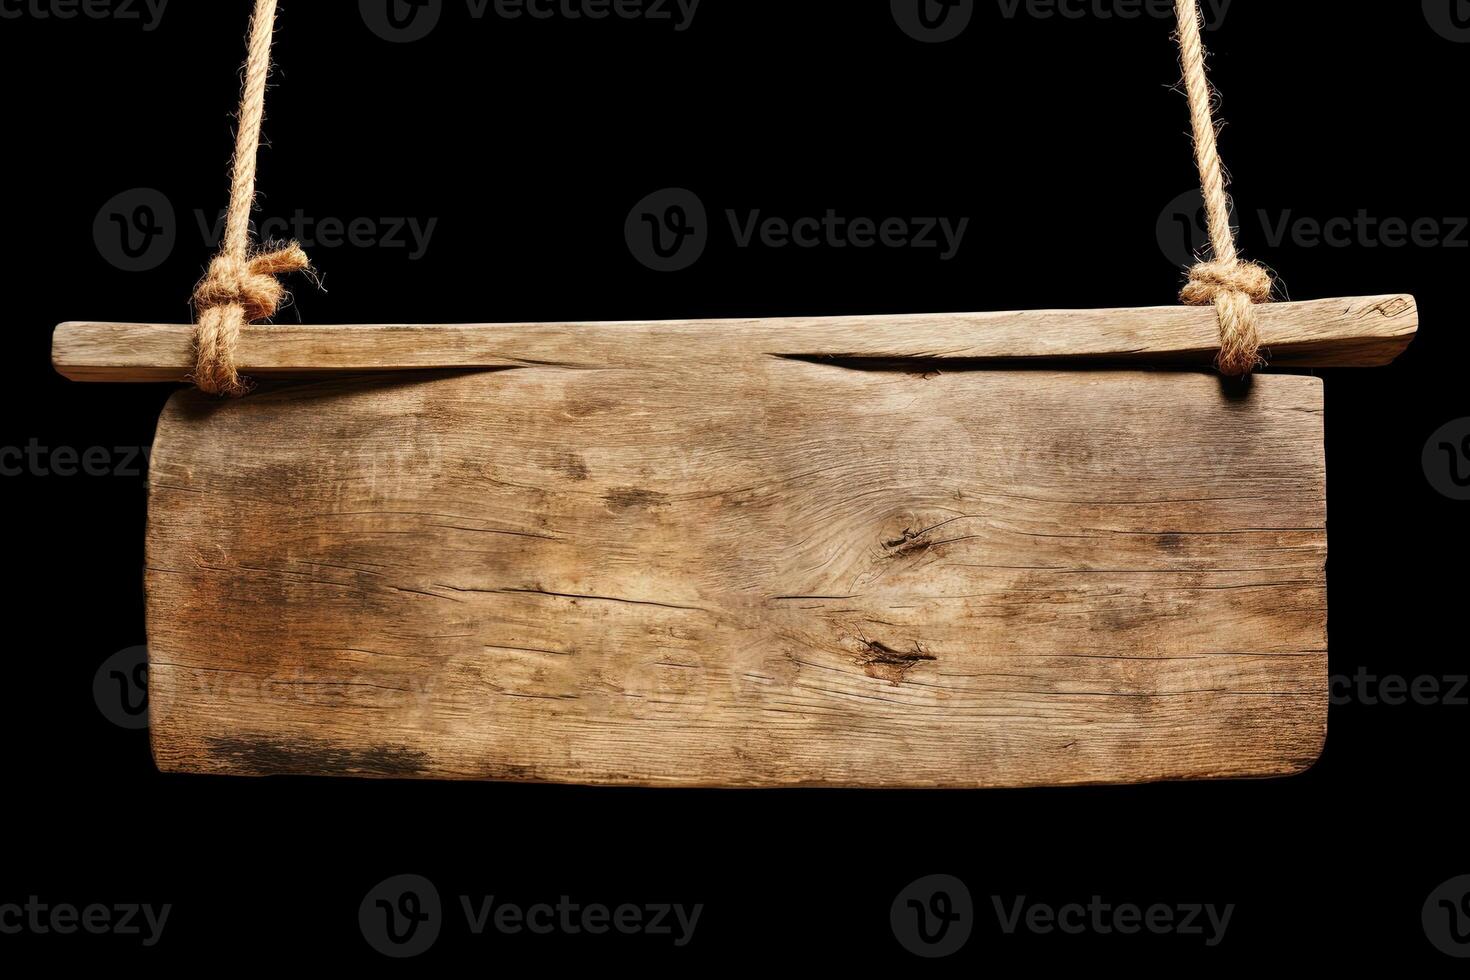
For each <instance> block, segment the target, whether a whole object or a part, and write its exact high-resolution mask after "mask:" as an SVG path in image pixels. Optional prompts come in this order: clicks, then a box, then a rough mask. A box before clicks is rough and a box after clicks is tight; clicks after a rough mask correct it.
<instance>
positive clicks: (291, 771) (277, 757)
mask: <svg viewBox="0 0 1470 980" xmlns="http://www.w3.org/2000/svg"><path fill="white" fill-rule="evenodd" d="M206 742H207V745H208V749H209V754H210V755H211V756H214V757H215V758H216V759H218V760H220V761H227V762H228V763H229V765H228V767H227V768H229V769H230V770H232V771H235V772H244V773H250V774H253V775H257V776H277V775H282V776H284V775H304V776H311V775H321V774H322V773H333V774H343V775H352V776H385V777H397V778H402V779H407V778H411V777H415V776H422V775H424V774H425V773H426V772H427V771H428V770H429V768H430V767H429V756H428V754H427V753H425V752H419V751H416V750H413V749H405V748H400V747H398V746H393V745H371V746H347V745H339V744H336V743H333V742H328V741H324V740H320V739H310V738H292V739H284V738H274V737H270V736H264V735H261V736H230V737H224V736H212V737H210V738H208V739H206Z"/></svg>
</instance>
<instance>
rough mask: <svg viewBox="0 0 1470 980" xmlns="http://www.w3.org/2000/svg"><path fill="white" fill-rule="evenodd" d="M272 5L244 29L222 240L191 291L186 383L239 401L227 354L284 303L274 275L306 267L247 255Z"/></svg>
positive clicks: (288, 248) (245, 385) (271, 0)
mask: <svg viewBox="0 0 1470 980" xmlns="http://www.w3.org/2000/svg"><path fill="white" fill-rule="evenodd" d="M275 25H276V0H256V5H255V15H254V17H253V19H252V20H251V23H250V47H249V51H250V53H249V57H248V58H247V60H246V62H245V83H244V88H243V90H242V92H241V95H240V117H239V130H238V131H237V132H236V134H235V164H234V176H233V178H232V180H231V185H230V209H229V213H228V216H227V218H226V222H225V238H224V242H223V243H222V244H221V246H220V253H219V255H217V256H215V258H214V260H213V261H212V262H210V264H209V272H208V273H207V274H206V275H205V277H204V279H203V280H202V281H201V282H200V283H199V285H198V286H196V287H195V289H194V305H195V309H196V310H197V311H198V319H199V325H198V329H197V330H196V332H195V367H194V377H193V380H194V383H195V384H197V385H198V386H199V387H200V388H201V389H202V390H203V391H206V392H208V393H209V394H212V395H225V396H229V397H232V398H234V397H239V396H240V395H243V394H245V393H247V392H248V391H249V390H250V382H249V381H248V380H247V379H244V378H241V377H240V374H239V372H238V371H236V369H235V349H236V347H237V346H238V345H239V342H240V330H241V328H243V327H244V326H245V325H246V324H247V323H250V322H252V321H255V320H265V319H269V318H270V317H271V316H273V315H275V312H276V310H277V309H278V308H279V307H280V305H281V303H282V301H283V300H284V299H285V298H286V289H285V287H284V286H282V285H281V283H280V282H279V281H278V280H277V279H276V276H278V275H280V274H282V273H286V272H304V271H306V270H308V269H310V268H311V263H310V262H309V261H308V260H307V258H306V253H305V252H303V251H302V250H301V246H299V245H297V244H296V243H295V242H290V243H288V244H286V245H285V246H283V247H280V248H275V249H269V250H253V249H252V246H251V244H250V213H251V211H252V210H253V209H254V207H255V164H256V155H257V153H258V152H259V150H260V126H261V121H262V119H263V118H264V116H265V88H266V81H267V79H268V78H269V77H270V69H271V41H272V37H273V35H274V33H275Z"/></svg>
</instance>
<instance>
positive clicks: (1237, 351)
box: [193, 0, 1272, 397]
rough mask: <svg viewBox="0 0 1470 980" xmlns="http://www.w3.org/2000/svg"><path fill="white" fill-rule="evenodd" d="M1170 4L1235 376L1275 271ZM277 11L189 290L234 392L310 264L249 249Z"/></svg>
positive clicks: (266, 10) (1189, 297) (249, 85)
mask: <svg viewBox="0 0 1470 980" xmlns="http://www.w3.org/2000/svg"><path fill="white" fill-rule="evenodd" d="M1175 10H1176V12H1177V14H1178V18H1179V30H1178V40H1179V52H1180V62H1181V65H1182V68H1183V72H1184V87H1185V91H1186V93H1187V94H1188V96H1189V109H1190V120H1191V123H1192V125H1193V129H1194V147H1195V159H1196V162H1197V163H1198V165H1199V174H1200V187H1201V189H1202V191H1203V193H1204V201H1205V213H1206V215H1207V218H1208V222H1209V233H1210V244H1211V247H1212V249H1213V252H1214V257H1213V259H1212V260H1210V261H1201V262H1199V263H1198V264H1196V265H1195V266H1194V268H1193V269H1191V270H1190V273H1189V283H1188V285H1186V286H1185V287H1184V289H1183V290H1182V292H1181V293H1180V299H1181V300H1183V301H1184V302H1185V303H1189V304H1191V305H1197V306H1206V305H1209V304H1211V303H1213V304H1214V306H1215V310H1216V313H1217V315H1218V317H1219V321H1220V354H1219V356H1218V358H1217V359H1216V363H1217V365H1218V367H1219V369H1220V372H1221V373H1222V374H1225V375H1229V376H1232V377H1234V376H1240V375H1247V374H1250V373H1251V372H1252V371H1253V370H1255V369H1256V368H1258V367H1261V366H1262V365H1263V364H1264V361H1263V360H1262V359H1261V356H1260V347H1261V344H1260V337H1259V334H1258V332H1257V329H1256V310H1255V305H1256V304H1257V303H1265V302H1268V301H1269V300H1270V298H1271V291H1272V281H1271V276H1270V273H1268V272H1267V271H1266V270H1265V269H1264V268H1262V267H1261V266H1260V265H1257V264H1256V263H1254V262H1244V261H1242V260H1241V259H1240V257H1239V255H1238V254H1237V252H1236V247H1235V232H1234V229H1232V228H1231V226H1230V206H1229V199H1228V198H1227V197H1226V195H1225V173H1224V168H1223V167H1222V166H1221V164H1220V152H1219V147H1218V145H1217V134H1216V128H1215V118H1214V106H1213V98H1214V93H1213V92H1212V90H1211V88H1210V83H1209V78H1208V76H1207V74H1206V71H1205V49H1204V42H1203V41H1202V39H1201V37H1200V16H1199V5H1198V0H1175ZM275 21H276V0H256V5H255V15H254V17H253V18H252V20H251V24H250V41H249V57H248V59H247V60H246V63H245V83H244V88H243V91H242V93H241V96H240V125H239V130H238V132H237V133H236V138H235V162H234V175H233V178H232V181H231V189H230V208H229V214H228V217H227V219H226V224H225V239H224V242H223V244H222V246H221V248H220V253H219V255H217V256H215V258H214V260H213V261H211V262H210V264H209V272H208V273H207V274H206V275H205V277H204V279H203V280H202V281H201V282H200V283H199V285H198V286H197V287H196V288H195V290H194V303H195V307H196V309H197V311H198V314H199V317H198V319H199V324H198V329H197V331H196V333H195V347H196V363H195V370H194V379H193V380H194V382H195V383H196V384H197V385H198V386H199V387H200V388H201V389H202V390H204V391H206V392H209V393H210V394H215V395H226V396H230V397H238V396H240V395H243V394H246V393H247V392H248V391H249V390H250V383H249V381H248V380H247V379H244V378H241V377H240V375H239V372H238V371H237V370H236V369H235V350H236V347H237V346H238V345H239V341H240V331H241V329H242V328H243V327H244V326H245V325H246V324H247V323H250V322H252V321H255V320H264V319H269V318H270V317H271V316H273V315H274V314H275V312H276V310H277V309H278V308H279V307H280V305H281V303H282V301H283V300H284V299H285V297H286V289H285V287H284V286H282V285H281V283H280V282H279V281H278V280H277V278H276V277H277V276H278V275H281V274H283V273H287V272H303V271H307V270H309V269H310V267H311V264H310V262H309V261H308V260H307V257H306V253H305V252H303V251H302V249H301V246H299V245H298V244H296V243H295V242H290V243H287V244H286V245H285V246H283V247H280V248H275V249H269V250H260V251H253V250H252V247H251V243H250V213H251V211H252V210H253V209H254V206H255V168H256V155H257V153H258V152H259V149H260V127H261V121H262V119H263V117H264V115H265V89H266V82H267V80H268V78H269V76H270V67H271V42H272V39H273V35H274V33H275Z"/></svg>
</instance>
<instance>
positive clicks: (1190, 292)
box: [1174, 0, 1273, 377]
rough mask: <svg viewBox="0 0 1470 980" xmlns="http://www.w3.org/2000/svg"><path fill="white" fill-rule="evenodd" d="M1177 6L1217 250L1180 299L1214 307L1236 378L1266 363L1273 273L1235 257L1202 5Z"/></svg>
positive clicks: (1225, 366) (1178, 1) (1181, 2)
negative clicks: (1262, 325)
mask: <svg viewBox="0 0 1470 980" xmlns="http://www.w3.org/2000/svg"><path fill="white" fill-rule="evenodd" d="M1174 6H1175V10H1176V12H1177V13H1178V15H1179V32H1178V38H1179V54H1180V63H1181V65H1182V67H1183V69H1184V88H1185V92H1186V93H1187V94H1188V96H1189V114H1190V122H1191V125H1192V127H1193V129H1194V151H1195V162H1196V163H1197V164H1198V166H1199V175H1200V188H1201V190H1202V191H1203V192H1204V200H1205V216H1206V218H1207V220H1208V224H1209V231H1210V245H1211V248H1212V249H1213V250H1214V259H1213V260H1212V261H1202V262H1200V263H1199V264H1197V265H1196V266H1195V267H1194V268H1193V269H1191V270H1190V273H1189V284H1188V285H1186V286H1185V287H1184V290H1183V291H1182V292H1181V293H1180V294H1179V296H1180V299H1181V300H1183V301H1184V302H1185V303H1189V304H1191V305H1196V306H1206V305H1209V304H1211V303H1213V304H1214V305H1215V311H1216V313H1217V315H1218V319H1219V322H1220V355H1219V357H1218V358H1217V359H1216V364H1217V365H1218V367H1219V369H1220V373H1221V374H1225V375H1228V376H1230V377H1237V376H1240V375H1246V374H1250V373H1251V372H1252V371H1254V370H1255V369H1256V368H1258V367H1261V366H1263V364H1264V361H1263V360H1262V358H1261V355H1260V350H1261V339H1260V333H1259V331H1258V330H1257V328H1256V309H1255V305H1256V304H1257V303H1267V302H1270V300H1271V291H1272V286H1273V284H1272V281H1271V275H1270V273H1268V272H1267V271H1266V270H1265V269H1263V268H1262V267H1261V266H1259V265H1256V264H1255V263H1254V262H1243V261H1241V259H1240V258H1239V256H1238V255H1237V254H1236V249H1235V230H1234V229H1233V228H1232V227H1231V226H1230V201H1229V198H1227V197H1226V195H1225V168H1224V167H1223V166H1222V165H1221V163H1220V151H1219V147H1218V145H1217V138H1216V131H1215V111H1214V93H1213V92H1212V91H1211V89H1210V82H1209V78H1208V76H1207V75H1206V73H1205V47H1204V42H1203V40H1201V37H1200V18H1199V4H1198V2H1197V0H1175V4H1174Z"/></svg>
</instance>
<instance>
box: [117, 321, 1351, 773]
mask: <svg viewBox="0 0 1470 980" xmlns="http://www.w3.org/2000/svg"><path fill="white" fill-rule="evenodd" d="M740 343H742V341H739V340H737V339H734V338H731V339H730V340H729V344H728V345H727V346H726V348H724V349H721V348H720V346H719V345H718V344H716V345H713V346H712V347H711V348H710V349H709V350H708V351H707V352H706V356H707V357H708V360H706V361H700V360H690V359H687V358H686V359H684V360H681V361H676V360H673V359H670V360H669V361H667V362H656V363H653V364H651V365H642V366H621V365H620V366H616V367H588V366H583V365H579V366H576V367H567V366H562V367H556V366H538V367H534V368H528V369H520V370H507V371H500V372H466V373H462V374H456V375H450V376H446V375H444V374H425V375H401V376H380V377H377V378H367V379H329V380H323V381H318V382H315V383H310V384H301V383H298V384H293V385H290V386H287V387H284V388H281V389H279V390H274V391H264V392H261V393H259V394H257V395H255V396H252V397H250V398H247V399H244V400H241V401H235V402H219V401H215V400H212V399H208V398H206V397H203V396H201V395H199V394H198V393H196V392H180V393H178V394H176V395H175V396H174V397H173V399H172V400H171V401H170V403H169V405H168V407H167V409H166V411H165V413H164V415H163V418H162V420H161V422H160V425H159V430H158V436H157V440H156V444H155V448H154V455H153V461H152V473H151V479H150V507H149V511H150V512H149V523H148V541H147V573H146V576H147V597H148V634H149V649H150V711H151V725H152V738H153V748H154V754H155V757H156V759H157V761H158V764H159V765H160V766H161V767H162V768H163V769H165V770H170V771H178V770H183V771H192V772H205V773H233V774H270V773H313V774H339V775H341V774H351V775H363V776H382V777H425V778H456V779H496V780H516V781H556V782H572V783H589V784H637V785H654V786H750V787H772V786H798V785H825V786H891V787H941V786H942V787H981V786H1025V785H1043V784H1077V783H1110V782H1142V781H1153V780H1166V779H1187V778H1213V777H1256V776H1269V775H1281V774H1288V773H1294V772H1298V771H1300V770H1302V769H1304V768H1306V767H1307V766H1309V765H1310V764H1311V763H1312V762H1313V761H1314V760H1315V759H1316V758H1317V755H1318V753H1319V751H1320V748H1321V746H1322V743H1323V739H1324V736H1325V726H1326V713H1327V700H1328V698H1327V655H1326V646H1327V641H1326V593H1325V581H1324V563H1325V556H1326V533H1325V500H1324V461H1323V450H1322V446H1323V443H1322V393H1321V386H1320V382H1319V381H1318V380H1317V379H1314V378H1306V377H1287V376H1263V377H1258V378H1256V379H1255V381H1254V383H1253V384H1251V385H1250V386H1249V387H1248V388H1246V389H1243V390H1235V389H1230V388H1227V387H1225V386H1222V385H1221V383H1220V382H1219V381H1217V380H1216V379H1215V378H1213V377H1210V376H1208V375H1206V374H1203V373H1199V374H1195V373H1182V374H1181V373H1149V372H1136V371H1111V370H1098V371H1070V372H1059V371H1052V370H1045V369H1038V370H984V371H945V372H943V373H938V374H927V375H925V374H916V373H912V372H905V371H894V370H854V369H850V368H847V367H841V366H834V365H824V364H816V363H810V362H807V361H801V360H791V359H788V358H782V357H770V356H759V357H751V358H747V359H745V360H744V361H740V362H732V361H731V356H732V354H731V351H732V349H733V347H732V346H731V345H736V346H738V345H739V344H740ZM589 356H590V355H589ZM720 368H722V369H720Z"/></svg>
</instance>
